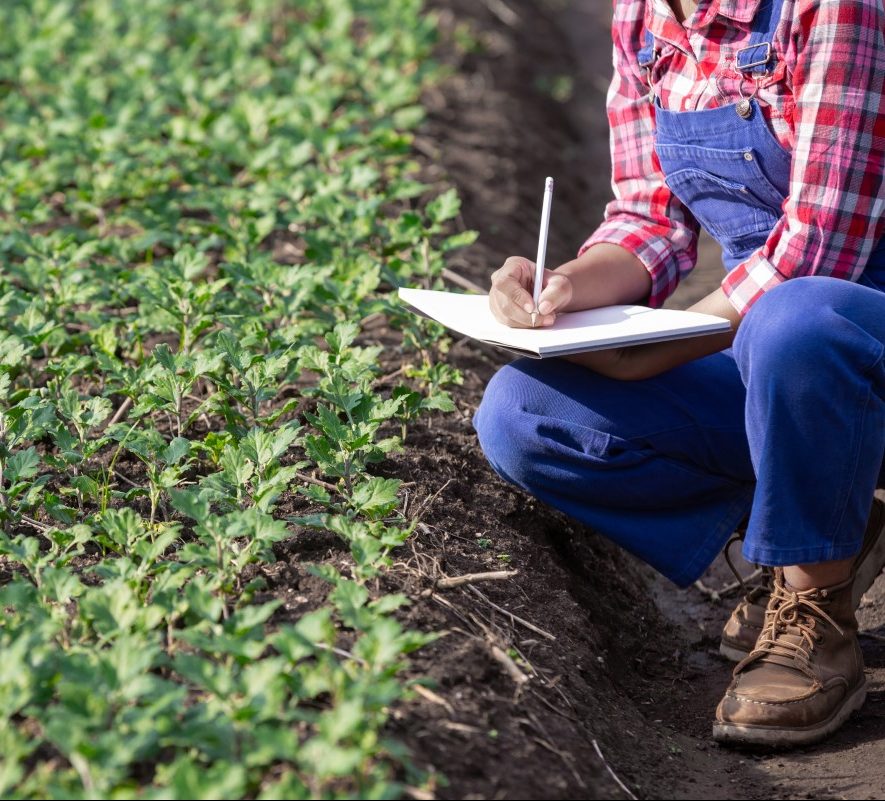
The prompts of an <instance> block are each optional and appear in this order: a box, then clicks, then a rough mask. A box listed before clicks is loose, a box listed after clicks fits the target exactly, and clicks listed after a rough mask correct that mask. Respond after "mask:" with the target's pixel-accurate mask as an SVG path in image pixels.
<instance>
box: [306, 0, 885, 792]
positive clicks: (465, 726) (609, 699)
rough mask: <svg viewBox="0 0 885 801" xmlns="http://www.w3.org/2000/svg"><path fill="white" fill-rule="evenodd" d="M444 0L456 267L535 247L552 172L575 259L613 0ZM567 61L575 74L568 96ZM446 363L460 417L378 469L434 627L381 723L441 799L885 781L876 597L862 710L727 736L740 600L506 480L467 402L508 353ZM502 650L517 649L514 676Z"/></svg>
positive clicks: (712, 279) (705, 275) (417, 622)
mask: <svg viewBox="0 0 885 801" xmlns="http://www.w3.org/2000/svg"><path fill="white" fill-rule="evenodd" d="M434 5H435V7H436V8H437V10H438V12H439V14H440V29H441V31H442V33H443V41H444V44H443V45H442V47H441V56H442V58H443V59H444V60H445V61H446V62H447V63H448V64H449V66H450V67H451V68H452V69H453V75H452V77H451V78H449V79H448V80H447V81H446V82H445V83H444V84H443V86H442V87H441V88H440V89H439V90H436V89H435V90H433V91H431V92H429V93H428V96H427V98H426V102H427V103H428V104H429V105H430V107H431V110H432V115H431V118H430V119H429V121H428V123H427V124H426V125H425V126H424V129H423V131H422V134H421V136H420V137H419V139H418V142H417V144H418V146H419V148H420V149H421V151H422V152H423V153H424V155H425V156H426V157H427V162H428V165H427V168H426V169H427V172H428V174H429V175H428V177H430V178H432V179H434V180H436V181H443V182H449V183H451V184H452V185H454V186H456V187H457V188H458V190H459V192H460V194H461V196H462V197H463V199H464V206H463V213H462V221H463V225H464V226H465V227H467V228H473V229H476V230H478V231H480V232H481V236H480V239H479V241H478V243H477V244H476V245H474V246H473V247H471V248H469V249H468V250H467V251H463V252H461V253H459V254H457V255H456V256H455V257H454V258H453V259H452V261H451V262H450V267H451V268H452V269H453V270H455V271H456V272H458V273H460V274H461V275H463V276H464V277H466V278H468V279H470V280H472V281H474V282H476V283H478V284H480V285H486V284H487V281H488V275H489V273H490V272H491V271H492V270H493V269H495V268H496V267H497V266H499V265H500V264H501V262H502V261H503V260H504V258H506V257H507V256H508V255H515V254H526V255H532V254H533V248H534V245H535V237H536V236H537V215H538V208H539V203H540V194H541V188H542V187H543V179H544V177H545V176H546V175H553V176H555V177H556V181H557V193H556V200H555V204H554V205H555V211H554V215H553V227H552V229H551V235H550V248H549V256H548V259H549V263H551V264H556V263H560V262H562V261H565V260H567V259H569V258H572V257H573V255H574V253H575V251H576V250H577V248H578V246H579V245H580V243H581V241H582V240H583V238H584V237H585V236H586V235H587V234H588V233H589V232H590V231H591V230H592V228H593V226H594V225H595V224H596V223H597V222H598V220H599V219H600V218H601V215H602V208H603V206H604V203H605V201H606V200H607V199H608V197H609V194H610V190H609V184H608V172H609V155H608V144H607V128H606V123H605V117H604V94H605V88H606V86H607V83H608V80H609V72H610V56H609V53H610V45H609V34H608V24H609V19H610V13H611V12H610V4H609V3H602V2H599V3H596V2H594V3H578V2H572V1H571V0H557V1H556V2H554V0H546V2H539V1H536V2H532V1H531V0H506V3H505V2H502V0H483V2H479V3H471V2H467V0H436V2H435V3H434ZM458 26H461V28H460V30H461V31H463V30H464V26H467V30H468V31H469V33H470V36H472V37H473V38H474V39H475V40H476V41H477V42H478V47H477V48H476V49H475V50H472V51H469V52H466V53H465V52H464V51H463V50H459V49H458V48H456V47H455V46H454V45H453V41H454V40H455V39H457V38H459V37H457V36H454V35H453V32H454V31H455V29H456V27H458ZM460 38H461V39H462V40H463V37H460ZM563 76H568V77H570V78H571V80H572V82H573V83H572V92H571V95H570V96H568V94H569V93H568V92H566V91H565V90H564V89H562V87H563V86H564V85H565V86H566V87H567V83H565V82H564V81H563V80H562V79H563ZM551 87H553V88H554V89H555V91H554V92H553V93H554V94H556V95H557V97H553V96H552V94H551ZM557 87H558V88H557ZM557 98H558V99H557ZM702 253H703V255H702V266H701V267H699V269H698V270H697V271H696V273H695V275H694V276H692V278H691V280H690V281H688V282H686V284H685V285H684V286H683V287H682V288H681V289H680V292H679V294H678V295H677V297H676V298H675V299H674V305H689V304H690V303H691V302H693V300H694V299H696V298H697V297H699V296H701V295H703V294H706V293H707V292H708V291H710V289H711V288H713V287H715V286H716V284H717V283H718V281H719V278H720V276H721V266H720V265H719V264H718V263H717V258H718V257H717V253H716V249H715V246H713V245H712V244H711V243H709V242H708V243H706V244H705V245H704V248H703V251H702ZM449 359H450V361H451V362H452V363H454V364H455V365H456V366H457V367H458V368H459V369H460V370H461V371H462V372H463V374H464V377H465V381H464V385H463V386H462V387H461V388H459V389H457V390H456V392H455V393H454V394H455V398H456V403H457V406H458V412H457V413H456V414H453V415H448V416H439V417H437V418H434V419H432V420H431V421H429V422H428V423H426V424H424V425H422V426H419V427H417V428H415V429H413V430H412V431H411V432H410V434H409V440H408V441H407V443H406V444H407V450H406V452H405V453H404V454H403V455H400V456H397V457H396V458H394V459H392V460H390V461H389V462H387V463H385V464H384V465H382V472H384V473H385V474H388V475H394V476H397V477H399V478H402V479H404V480H406V481H408V482H414V483H413V484H411V485H409V492H410V493H411V498H410V504H409V505H410V508H411V509H412V510H413V511H414V510H416V509H420V508H421V505H422V504H426V507H425V508H424V510H423V511H422V512H421V514H420V515H419V517H420V519H421V521H422V523H421V525H420V526H419V533H418V535H417V536H416V538H415V539H414V542H413V543H412V544H411V547H409V548H404V549H401V550H402V552H401V553H399V554H398V555H397V556H398V559H399V561H398V563H397V565H396V566H395V569H394V573H393V575H392V576H391V579H390V580H391V582H393V583H397V584H399V585H405V587H406V589H407V591H408V592H409V595H410V597H411V598H412V599H413V604H412V606H411V607H409V609H408V611H407V613H406V614H407V618H408V622H409V623H410V624H411V625H413V626H416V627H419V628H422V629H425V630H435V631H439V632H441V633H442V634H443V636H442V637H441V638H440V639H439V640H438V641H437V642H436V643H434V644H433V645H431V646H429V647H427V648H425V649H423V650H422V651H420V652H419V653H418V654H417V655H416V656H415V658H414V664H413V668H412V672H413V674H414V676H416V677H419V676H429V677H430V678H431V679H432V680H433V681H434V684H433V686H432V687H431V689H430V692H427V691H422V692H421V693H420V694H416V696H415V700H414V701H412V702H409V703H407V704H404V705H402V706H400V707H399V708H397V709H396V710H395V711H394V718H393V721H392V725H391V728H392V733H394V734H395V735H397V736H398V737H399V738H400V739H401V740H403V741H405V742H406V743H408V744H409V746H410V747H411V749H412V751H413V754H414V756H415V759H416V761H417V762H418V763H419V765H421V766H423V767H425V768H427V769H428V770H435V771H439V772H440V773H441V774H443V775H444V776H445V777H446V782H445V783H441V784H440V785H439V786H438V787H436V788H435V795H436V796H437V797H440V798H622V797H628V793H633V794H635V795H636V796H638V797H646V798H753V799H757V798H758V799H762V798H824V797H825V798H835V797H843V798H866V797H881V796H882V794H883V792H885V778H883V775H882V774H881V772H880V771H878V770H877V762H878V758H881V755H882V754H883V748H882V746H881V745H880V742H879V740H880V735H881V734H882V733H883V731H885V710H882V711H880V710H879V706H880V702H881V700H882V699H883V697H885V695H883V692H885V689H883V688H885V669H883V668H885V645H883V639H882V638H881V637H879V638H876V636H875V635H876V631H875V629H876V627H878V626H881V625H882V624H883V623H885V601H883V600H882V598H881V593H872V594H871V595H870V597H869V598H868V599H867V600H866V601H865V604H864V606H863V607H862V613H861V618H862V623H863V624H864V625H865V626H868V627H869V628H870V629H873V631H871V632H870V634H871V635H872V636H865V637H864V644H865V654H866V659H867V663H868V666H869V668H870V670H869V674H870V680H871V682H870V689H871V695H870V701H869V702H868V703H867V705H866V707H865V708H864V710H863V711H862V712H861V713H860V715H858V716H856V718H855V719H853V720H852V721H850V722H849V724H848V725H847V726H846V727H845V729H844V730H843V731H842V732H840V733H839V734H838V735H837V736H836V737H835V738H834V739H833V740H831V741H830V742H829V743H827V744H824V745H822V746H818V747H817V748H814V749H808V750H806V751H804V752H801V753H795V754H774V755H771V754H769V755H765V754H747V753H741V752H735V751H730V750H725V749H720V748H719V747H718V746H716V745H715V744H713V743H712V742H711V741H710V739H709V730H710V721H711V719H712V715H713V711H714V709H715V705H716V703H717V701H718V698H719V696H720V694H721V693H722V691H723V690H724V688H725V686H726V685H727V683H728V678H729V675H730V670H731V665H730V664H729V663H727V662H725V661H724V660H722V659H721V658H720V657H719V656H718V650H717V649H718V633H719V630H720V628H721V625H722V623H723V622H724V619H725V617H726V616H727V614H728V611H729V603H730V602H731V601H733V596H732V597H731V598H729V599H726V600H725V601H723V602H720V603H714V602H713V601H712V600H711V598H710V597H709V594H704V593H703V592H701V591H700V590H699V589H697V588H692V589H690V590H686V591H678V590H676V589H675V588H674V587H673V586H672V585H670V584H669V583H667V582H666V581H665V580H663V579H661V578H659V577H655V576H654V575H653V573H652V571H650V570H649V569H648V568H647V567H645V566H643V565H641V564H639V563H638V562H636V560H634V559H632V558H631V557H629V556H627V555H626V554H624V553H622V552H620V551H619V550H618V549H616V548H615V547H614V546H612V545H610V544H609V543H607V542H606V541H605V540H604V539H602V538H601V537H598V536H597V535H595V534H593V532H591V531H589V530H587V529H586V528H584V527H582V526H580V525H577V524H575V523H573V522H571V521H569V520H567V519H566V518H565V517H564V516H562V515H560V514H558V513H557V512H555V511H553V510H551V509H549V508H546V507H544V506H543V505H541V504H538V503H537V502H535V501H534V500H533V499H532V498H530V497H527V496H526V495H525V494H523V493H521V492H519V491H517V490H514V489H512V488H510V487H509V486H508V485H506V484H505V483H504V482H503V481H501V480H500V479H498V478H497V477H496V476H495V474H494V473H493V472H492V471H491V469H490V468H489V467H488V466H487V465H486V463H485V461H484V459H483V457H482V454H481V452H480V450H479V447H478V445H477V443H476V439H475V436H474V434H473V430H472V427H471V424H470V418H471V415H472V413H473V412H474V410H475V408H476V406H477V404H478V402H479V400H480V398H481V395H482V389H483V387H484V385H485V383H486V382H487V381H488V379H489V378H490V377H491V375H492V374H493V373H494V371H495V369H497V367H498V366H500V365H501V364H502V363H504V361H505V360H506V357H504V356H503V355H501V354H500V353H498V352H495V351H492V350H486V349H478V348H477V347H476V346H475V344H473V343H468V342H464V341H462V342H458V343H457V344H455V346H454V347H453V348H452V350H451V352H450V354H449ZM320 547H321V548H335V547H336V546H335V545H334V543H331V542H329V543H323V544H321V545H320ZM501 569H510V570H516V571H518V573H517V575H516V576H515V577H513V578H510V579H508V580H506V581H495V582H484V583H478V584H476V585H475V586H476V589H477V590H479V592H480V593H481V595H480V594H479V593H477V592H475V591H472V590H470V589H468V588H465V587H460V588H457V589H452V590H445V591H437V592H436V593H434V594H432V595H428V594H427V592H426V591H427V590H428V589H429V588H430V587H431V586H432V581H433V577H439V576H441V575H448V576H458V575H462V574H466V573H472V572H478V571H491V570H501ZM730 580H731V577H730V575H729V574H727V573H726V572H723V567H722V565H720V564H717V565H714V567H713V568H712V569H711V571H710V572H709V573H708V575H707V576H706V577H705V578H704V581H705V582H706V583H707V584H709V585H710V586H711V587H721V586H722V585H723V584H725V583H727V582H728V581H730ZM502 610H506V612H509V613H512V615H516V616H518V617H519V618H521V619H522V621H520V620H516V619H514V618H512V617H509V616H508V614H506V612H504V611H502ZM526 624H528V625H526ZM539 630H540V631H539ZM496 649H499V650H498V654H499V656H498V657H496V656H495V653H496ZM500 651H504V652H506V653H508V654H509V655H510V657H511V658H512V659H511V662H510V665H509V671H508V666H505V664H504V662H502V660H501V658H500ZM504 661H506V660H504ZM514 669H515V670H518V671H520V672H521V673H522V674H524V675H525V676H527V677H528V680H527V681H524V682H523V681H520V680H518V674H516V673H515V672H514ZM615 776H617V777H618V779H619V780H620V781H621V782H623V784H624V786H619V784H618V782H617V781H616V779H615V778H614V777H615Z"/></svg>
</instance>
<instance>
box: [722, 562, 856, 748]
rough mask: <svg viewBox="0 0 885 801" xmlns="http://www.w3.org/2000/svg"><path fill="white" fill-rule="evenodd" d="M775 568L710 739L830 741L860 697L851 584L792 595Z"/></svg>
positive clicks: (739, 742) (763, 742) (759, 742)
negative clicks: (757, 630)
mask: <svg viewBox="0 0 885 801" xmlns="http://www.w3.org/2000/svg"><path fill="white" fill-rule="evenodd" d="M783 576H784V574H783V570H782V569H781V568H776V569H775V572H774V581H773V584H772V590H771V598H770V600H769V602H768V607H767V609H766V610H765V626H764V628H763V629H762V634H761V635H760V636H759V640H758V642H757V643H756V647H755V648H754V649H753V651H752V652H751V653H750V655H749V656H748V657H747V658H746V659H744V660H743V661H741V662H740V663H739V664H738V665H737V667H735V669H734V678H733V679H732V682H731V686H730V687H729V688H728V690H727V691H726V693H725V697H724V698H723V699H722V700H721V701H720V702H719V706H718V707H717V709H716V721H715V723H714V724H713V738H714V739H716V740H719V741H720V742H725V743H731V744H735V745H768V746H781V747H783V746H801V745H809V744H810V743H815V742H817V741H818V740H822V739H823V738H824V737H827V736H828V735H830V734H832V733H833V732H834V731H835V730H836V729H838V728H839V726H841V725H842V724H843V723H844V722H845V721H846V720H847V719H848V717H849V716H850V715H851V713H852V712H854V711H855V710H857V709H859V708H860V707H861V706H862V705H863V702H864V699H865V698H866V679H865V677H864V671H863V657H862V656H861V652H860V646H859V645H858V642H857V619H856V618H855V616H854V600H853V597H852V583H853V582H852V580H851V579H847V580H846V581H844V582H842V583H841V584H836V585H834V586H832V587H823V588H821V589H811V590H801V591H799V590H794V589H793V588H792V587H789V586H787V585H785V582H784V577H783Z"/></svg>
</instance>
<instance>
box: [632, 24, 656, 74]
mask: <svg viewBox="0 0 885 801" xmlns="http://www.w3.org/2000/svg"><path fill="white" fill-rule="evenodd" d="M636 57H637V59H638V60H639V66H640V67H642V69H646V68H648V67H650V66H651V65H652V64H654V62H655V37H654V36H652V35H651V31H650V30H648V28H646V29H645V43H644V45H643V47H642V49H641V50H640V51H639V52H638V53H637V54H636Z"/></svg>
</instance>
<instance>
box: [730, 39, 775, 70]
mask: <svg viewBox="0 0 885 801" xmlns="http://www.w3.org/2000/svg"><path fill="white" fill-rule="evenodd" d="M759 47H762V48H765V49H764V51H763V52H764V53H765V56H764V57H763V58H757V59H756V60H755V61H751V62H750V63H749V64H741V53H746V52H747V51H748V50H756V49H757V48H759ZM769 61H771V42H758V43H757V44H752V45H748V46H747V47H742V48H741V49H740V50H738V51H737V52H735V54H734V65H735V68H736V69H738V70H739V71H740V72H749V71H750V70H752V69H755V68H756V67H763V66H765V65H766V64H768V62H769Z"/></svg>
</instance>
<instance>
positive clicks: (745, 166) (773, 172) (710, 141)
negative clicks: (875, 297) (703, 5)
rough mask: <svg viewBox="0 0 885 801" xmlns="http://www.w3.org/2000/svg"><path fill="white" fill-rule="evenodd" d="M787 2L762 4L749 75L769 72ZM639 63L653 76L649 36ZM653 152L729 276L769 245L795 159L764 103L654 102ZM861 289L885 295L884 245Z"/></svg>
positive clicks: (745, 61) (743, 59)
mask: <svg viewBox="0 0 885 801" xmlns="http://www.w3.org/2000/svg"><path fill="white" fill-rule="evenodd" d="M782 8H783V0H763V2H762V4H761V5H760V8H759V11H758V13H757V14H756V17H755V18H754V20H753V30H752V33H751V37H750V44H749V46H747V47H744V48H742V49H741V50H739V51H738V52H737V54H736V58H735V67H736V69H737V70H738V71H740V72H741V73H742V74H744V75H748V76H757V77H758V76H761V75H763V74H766V73H767V72H769V71H770V70H771V69H772V68H773V66H774V62H775V60H776V58H777V56H776V53H775V50H774V45H773V39H774V33H775V30H776V28H777V25H778V23H779V21H780V17H781V11H782ZM638 58H639V65H640V66H641V67H642V68H644V69H646V70H647V72H648V74H649V76H650V75H651V67H652V65H653V64H654V61H655V58H656V53H655V48H654V39H653V37H652V36H651V34H650V32H648V31H646V34H645V46H644V47H643V48H642V49H641V50H640V51H639V54H638ZM650 99H651V100H652V101H653V102H654V113H655V127H656V131H655V150H656V152H657V155H658V159H659V161H660V164H661V169H662V170H663V173H664V178H665V181H666V183H667V186H668V187H669V188H670V190H671V191H672V192H673V194H674V195H675V196H676V197H678V198H679V200H681V201H682V203H683V204H684V205H685V206H686V207H687V208H688V209H689V210H690V211H691V213H692V214H693V215H694V217H695V218H696V219H697V221H698V222H699V223H700V224H701V226H703V228H704V229H705V230H706V231H707V232H708V233H709V234H710V235H711V236H712V237H713V238H714V239H716V240H717V241H718V242H719V244H720V245H721V246H722V260H723V263H724V265H725V269H726V270H727V271H730V270H732V269H734V268H735V267H737V265H738V264H740V263H741V262H743V261H745V260H746V259H747V258H749V257H750V255H751V254H752V253H753V252H754V251H755V250H757V249H758V248H760V247H761V246H762V245H764V244H765V242H766V240H767V239H768V235H769V234H770V233H771V230H772V228H773V227H774V225H775V224H776V223H777V221H778V220H779V219H780V217H781V215H782V211H781V208H782V204H783V202H784V199H785V198H786V196H787V194H788V192H789V181H790V166H791V163H792V154H791V153H790V152H789V151H787V150H785V149H784V147H783V146H782V145H781V144H780V142H779V141H778V140H777V138H776V137H775V135H774V134H773V133H772V131H771V129H770V128H769V126H768V123H767V122H766V120H765V118H764V116H763V114H762V110H761V108H760V106H759V103H758V102H757V101H756V100H755V99H754V98H753V97H749V98H742V99H741V100H739V101H738V102H737V103H732V104H729V105H726V106H720V107H718V108H711V109H703V110H700V111H678V112H675V111H668V110H667V109H664V108H662V107H661V105H660V103H659V102H658V101H657V100H656V99H655V97H654V94H653V90H652V93H651V94H650ZM858 283H861V284H865V285H867V286H871V287H873V288H876V289H880V290H882V291H885V239H882V240H880V241H879V242H878V243H877V244H876V247H875V248H874V249H873V252H872V254H871V255H870V258H869V260H868V262H867V266H866V269H865V270H864V273H863V274H862V276H861V277H860V279H859V280H858Z"/></svg>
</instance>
